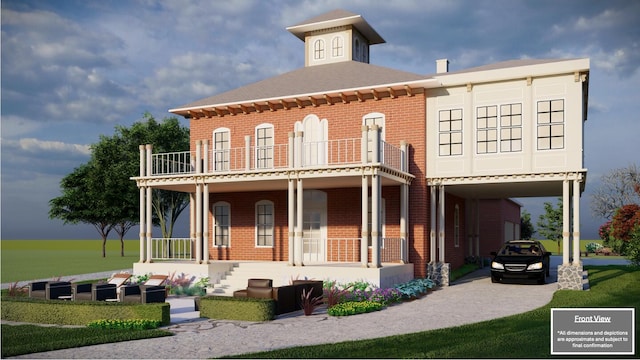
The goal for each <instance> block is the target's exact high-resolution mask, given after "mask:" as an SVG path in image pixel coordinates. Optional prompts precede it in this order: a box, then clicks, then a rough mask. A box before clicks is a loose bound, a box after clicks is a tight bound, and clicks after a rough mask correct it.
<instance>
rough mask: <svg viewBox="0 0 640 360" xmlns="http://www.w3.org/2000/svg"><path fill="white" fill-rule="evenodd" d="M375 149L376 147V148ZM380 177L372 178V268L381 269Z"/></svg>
mask: <svg viewBox="0 0 640 360" xmlns="http://www.w3.org/2000/svg"><path fill="white" fill-rule="evenodd" d="M374 149H375V146H374ZM381 190H382V189H381V186H380V175H378V174H375V173H374V174H373V176H371V263H372V267H374V268H379V267H380V266H381V263H380V237H381V236H382V233H381V226H380V203H381V201H380V194H381V192H382V191H381Z"/></svg>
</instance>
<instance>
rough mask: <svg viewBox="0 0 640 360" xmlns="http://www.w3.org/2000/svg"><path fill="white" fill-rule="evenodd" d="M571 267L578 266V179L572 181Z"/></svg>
mask: <svg viewBox="0 0 640 360" xmlns="http://www.w3.org/2000/svg"><path fill="white" fill-rule="evenodd" d="M563 209H564V208H563ZM573 265H580V179H578V178H576V179H574V180H573Z"/></svg>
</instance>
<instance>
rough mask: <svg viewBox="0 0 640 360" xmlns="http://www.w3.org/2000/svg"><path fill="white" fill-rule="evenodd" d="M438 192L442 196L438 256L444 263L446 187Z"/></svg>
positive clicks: (441, 186) (440, 200)
mask: <svg viewBox="0 0 640 360" xmlns="http://www.w3.org/2000/svg"><path fill="white" fill-rule="evenodd" d="M438 190H439V192H440V196H439V198H438V201H439V205H440V206H439V207H438V246H439V247H440V252H439V254H438V260H439V261H440V262H442V263H443V262H444V235H445V234H444V209H445V208H444V205H445V204H444V185H440V186H438Z"/></svg>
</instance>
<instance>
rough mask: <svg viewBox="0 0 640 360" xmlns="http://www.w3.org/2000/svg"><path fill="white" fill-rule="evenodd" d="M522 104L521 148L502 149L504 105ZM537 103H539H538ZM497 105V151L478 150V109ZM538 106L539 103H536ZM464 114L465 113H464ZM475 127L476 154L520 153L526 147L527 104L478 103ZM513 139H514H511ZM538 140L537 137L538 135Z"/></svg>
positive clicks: (475, 111) (519, 103) (475, 113)
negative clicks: (512, 149) (515, 149)
mask: <svg viewBox="0 0 640 360" xmlns="http://www.w3.org/2000/svg"><path fill="white" fill-rule="evenodd" d="M541 101H545V100H541ZM516 104H517V105H520V116H521V117H522V118H521V124H520V126H519V127H520V133H521V134H520V135H521V137H520V150H517V151H502V133H501V131H502V125H501V124H500V120H501V117H502V106H504V105H516ZM536 104H537V103H536ZM492 106H495V107H496V128H495V129H496V151H495V152H482V153H481V152H478V130H479V129H478V109H479V108H481V107H487V108H488V107H492ZM536 106H537V105H536ZM537 114H538V112H537V107H536V119H535V123H536V124H535V125H536V129H537V121H538V120H537V116H538V115H537ZM463 116H464V114H463ZM473 117H474V118H473V128H474V133H473V136H474V146H473V148H474V154H475V155H477V156H495V155H496V154H518V153H523V152H524V149H525V140H526V136H525V133H524V129H525V122H526V121H527V114H526V113H525V104H524V103H523V102H521V101H520V102H518V101H516V102H501V103H490V104H483V105H476V107H475V110H474V115H473ZM505 128H510V129H513V128H516V127H514V126H508V127H505ZM536 135H537V131H536ZM511 140H513V139H511ZM536 142H537V137H536Z"/></svg>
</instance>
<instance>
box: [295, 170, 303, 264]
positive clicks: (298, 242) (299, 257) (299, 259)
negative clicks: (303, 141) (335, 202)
mask: <svg viewBox="0 0 640 360" xmlns="http://www.w3.org/2000/svg"><path fill="white" fill-rule="evenodd" d="M297 181H298V186H297V191H296V203H297V207H296V222H297V223H296V235H295V236H296V237H295V244H294V249H295V250H296V257H295V261H296V265H298V266H303V265H304V262H303V259H304V252H303V248H302V247H303V244H302V242H303V241H304V240H303V238H302V236H303V235H304V234H303V233H302V229H303V225H304V224H303V218H302V213H303V209H304V187H303V184H302V179H300V178H298V180H297Z"/></svg>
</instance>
